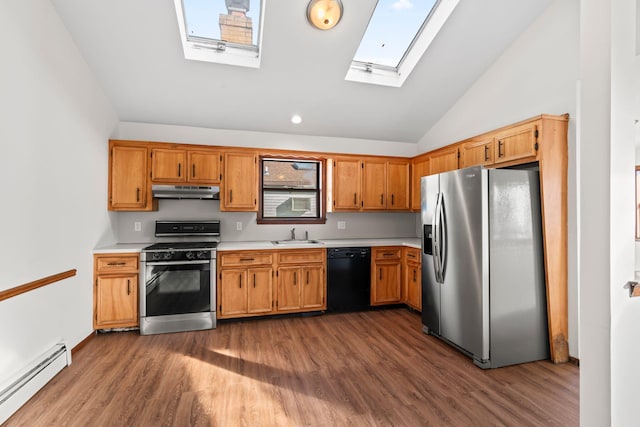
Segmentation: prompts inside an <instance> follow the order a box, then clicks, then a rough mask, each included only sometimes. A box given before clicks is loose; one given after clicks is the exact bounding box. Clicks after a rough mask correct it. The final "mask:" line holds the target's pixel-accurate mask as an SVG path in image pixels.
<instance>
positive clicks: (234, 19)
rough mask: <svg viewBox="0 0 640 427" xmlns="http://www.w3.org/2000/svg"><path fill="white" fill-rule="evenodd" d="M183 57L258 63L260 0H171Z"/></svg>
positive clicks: (261, 15)
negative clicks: (174, 10)
mask: <svg viewBox="0 0 640 427" xmlns="http://www.w3.org/2000/svg"><path fill="white" fill-rule="evenodd" d="M174 2H175V7H176V15H177V18H178V26H179V28H180V36H181V41H182V49H183V51H184V57H185V58H186V59H192V60H196V61H205V62H217V63H221V64H229V65H239V66H245V67H254V68H259V67H260V34H261V32H260V28H261V25H262V20H263V16H264V13H263V11H262V2H261V0H174Z"/></svg>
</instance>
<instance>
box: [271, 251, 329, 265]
mask: <svg viewBox="0 0 640 427" xmlns="http://www.w3.org/2000/svg"><path fill="white" fill-rule="evenodd" d="M324 255H325V250H324V249H317V250H305V251H299V250H296V251H284V252H280V253H278V263H279V264H300V263H306V262H322V261H324Z"/></svg>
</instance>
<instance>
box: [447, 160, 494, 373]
mask: <svg viewBox="0 0 640 427" xmlns="http://www.w3.org/2000/svg"><path fill="white" fill-rule="evenodd" d="M487 181H488V175H487V170H486V169H483V168H481V167H472V168H467V169H461V170H457V171H452V172H447V173H444V174H441V175H440V192H441V193H442V202H441V204H442V208H441V209H442V210H443V212H444V217H445V218H446V220H445V221H444V223H445V226H444V227H443V228H444V230H443V234H444V238H443V240H444V242H443V248H444V252H445V253H444V254H443V256H442V257H441V258H442V259H444V263H443V276H444V283H443V284H442V285H441V288H440V289H441V296H440V300H441V308H440V326H441V327H440V329H441V335H442V337H443V338H445V339H446V340H448V341H450V342H452V343H453V344H455V345H457V346H458V347H460V348H462V349H463V350H465V351H467V352H469V353H471V354H472V356H473V357H474V359H481V360H482V359H488V358H489V331H488V324H489V321H488V317H489V315H488V310H489V308H488V292H489V291H488V257H487V256H486V255H485V254H487V253H488V252H487V250H488V244H487V232H486V230H487V223H488V215H487V188H488V186H487Z"/></svg>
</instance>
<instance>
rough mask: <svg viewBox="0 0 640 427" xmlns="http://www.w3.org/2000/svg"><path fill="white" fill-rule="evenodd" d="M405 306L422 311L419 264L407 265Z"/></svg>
mask: <svg viewBox="0 0 640 427" xmlns="http://www.w3.org/2000/svg"><path fill="white" fill-rule="evenodd" d="M406 273H407V276H406V283H407V304H409V305H410V306H411V307H413V308H415V309H416V310H422V278H421V269H420V264H407V271H406Z"/></svg>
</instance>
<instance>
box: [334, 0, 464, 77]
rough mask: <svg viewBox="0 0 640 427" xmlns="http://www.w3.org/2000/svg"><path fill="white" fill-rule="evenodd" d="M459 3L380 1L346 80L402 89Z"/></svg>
mask: <svg viewBox="0 0 640 427" xmlns="http://www.w3.org/2000/svg"><path fill="white" fill-rule="evenodd" d="M458 2H459V0H378V3H377V5H376V8H375V10H374V11H373V15H372V16H371V19H370V20H369V25H368V26H367V30H366V31H365V34H364V36H363V37H362V40H361V42H360V46H359V47H358V50H357V51H356V54H355V56H354V58H353V61H352V63H351V67H350V69H349V71H348V72H347V76H346V79H347V80H352V81H358V82H363V83H372V84H379V85H385V86H395V87H400V86H402V84H403V83H404V81H405V80H406V78H407V77H408V75H409V74H410V73H411V71H412V70H413V68H414V67H415V65H416V64H417V63H418V61H419V60H420V58H421V57H422V55H423V54H424V53H425V52H426V50H427V49H428V47H429V45H430V44H431V42H432V41H433V39H434V38H435V36H436V35H437V34H438V32H439V31H440V29H441V28H442V27H443V26H444V23H445V22H446V20H447V19H448V18H449V15H451V13H452V12H453V9H455V7H456V6H457V4H458Z"/></svg>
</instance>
